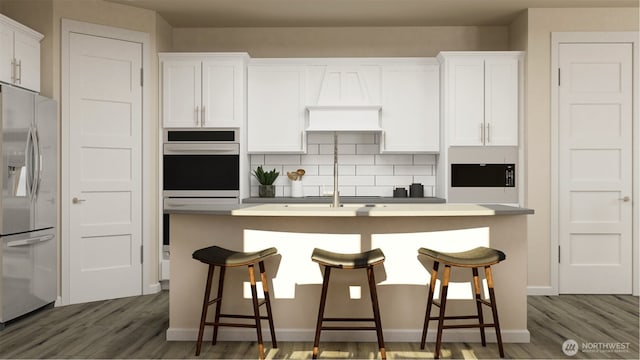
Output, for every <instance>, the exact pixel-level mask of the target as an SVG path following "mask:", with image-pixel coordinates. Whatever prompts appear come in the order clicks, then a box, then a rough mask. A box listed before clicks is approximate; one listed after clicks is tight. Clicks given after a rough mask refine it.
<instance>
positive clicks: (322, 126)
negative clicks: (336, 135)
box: [307, 68, 382, 132]
mask: <svg viewBox="0 0 640 360" xmlns="http://www.w3.org/2000/svg"><path fill="white" fill-rule="evenodd" d="M380 109H381V106H380V105H379V104H373V103H372V101H371V96H370V94H369V88H368V87H367V81H366V77H365V74H364V72H363V71H361V70H359V69H353V68H352V69H345V68H328V69H327V70H326V71H325V73H324V77H323V79H322V86H321V87H320V93H319V95H318V102H317V105H313V106H307V110H308V111H309V126H308V127H307V131H339V132H369V131H382V128H381V127H380Z"/></svg>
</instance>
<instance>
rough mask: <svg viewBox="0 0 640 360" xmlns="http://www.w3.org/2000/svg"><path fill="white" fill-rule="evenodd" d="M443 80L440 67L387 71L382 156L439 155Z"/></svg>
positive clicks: (428, 66) (388, 68) (383, 84)
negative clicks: (435, 153)
mask: <svg viewBox="0 0 640 360" xmlns="http://www.w3.org/2000/svg"><path fill="white" fill-rule="evenodd" d="M439 79H440V71H439V66H438V65H437V64H435V65H404V66H385V67H384V70H383V73H382V92H383V93H382V128H383V129H384V132H383V134H382V136H383V139H382V147H381V151H382V152H385V153H393V152H396V153H419V152H437V151H439V149H440V145H439V143H440V141H439V140H440V131H439V129H440V126H439V124H440V96H439V89H440V81H439Z"/></svg>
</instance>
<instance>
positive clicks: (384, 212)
mask: <svg viewBox="0 0 640 360" xmlns="http://www.w3.org/2000/svg"><path fill="white" fill-rule="evenodd" d="M165 213H168V214H208V215H232V216H260V217H268V216H291V217H298V216H303V217H304V216H307V217H398V216H404V217H420V216H423V217H425V216H426V217H438V216H440V217H444V216H499V215H530V214H533V213H534V211H533V210H532V209H527V208H522V207H517V206H508V205H494V204H491V205H482V204H442V203H436V204H433V203H431V204H425V203H422V204H420V203H418V204H415V203H414V204H411V203H407V204H398V203H387V204H384V203H376V204H364V203H360V204H351V203H345V204H343V206H341V207H339V208H333V207H331V206H330V204H319V203H270V204H235V205H211V206H203V207H201V208H194V209H174V210H168V211H165Z"/></svg>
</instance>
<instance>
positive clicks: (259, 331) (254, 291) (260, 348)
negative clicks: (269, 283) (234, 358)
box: [249, 264, 265, 360]
mask: <svg viewBox="0 0 640 360" xmlns="http://www.w3.org/2000/svg"><path fill="white" fill-rule="evenodd" d="M249 282H250V284H251V299H252V300H253V314H254V318H255V321H256V333H257V335H258V352H259V355H260V359H261V360H263V359H264V357H265V356H264V344H263V342H262V328H261V326H260V307H259V305H258V290H257V289H256V274H255V269H254V265H253V264H251V265H249Z"/></svg>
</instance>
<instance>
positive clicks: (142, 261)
mask: <svg viewBox="0 0 640 360" xmlns="http://www.w3.org/2000/svg"><path fill="white" fill-rule="evenodd" d="M140 264H144V245H140Z"/></svg>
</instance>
